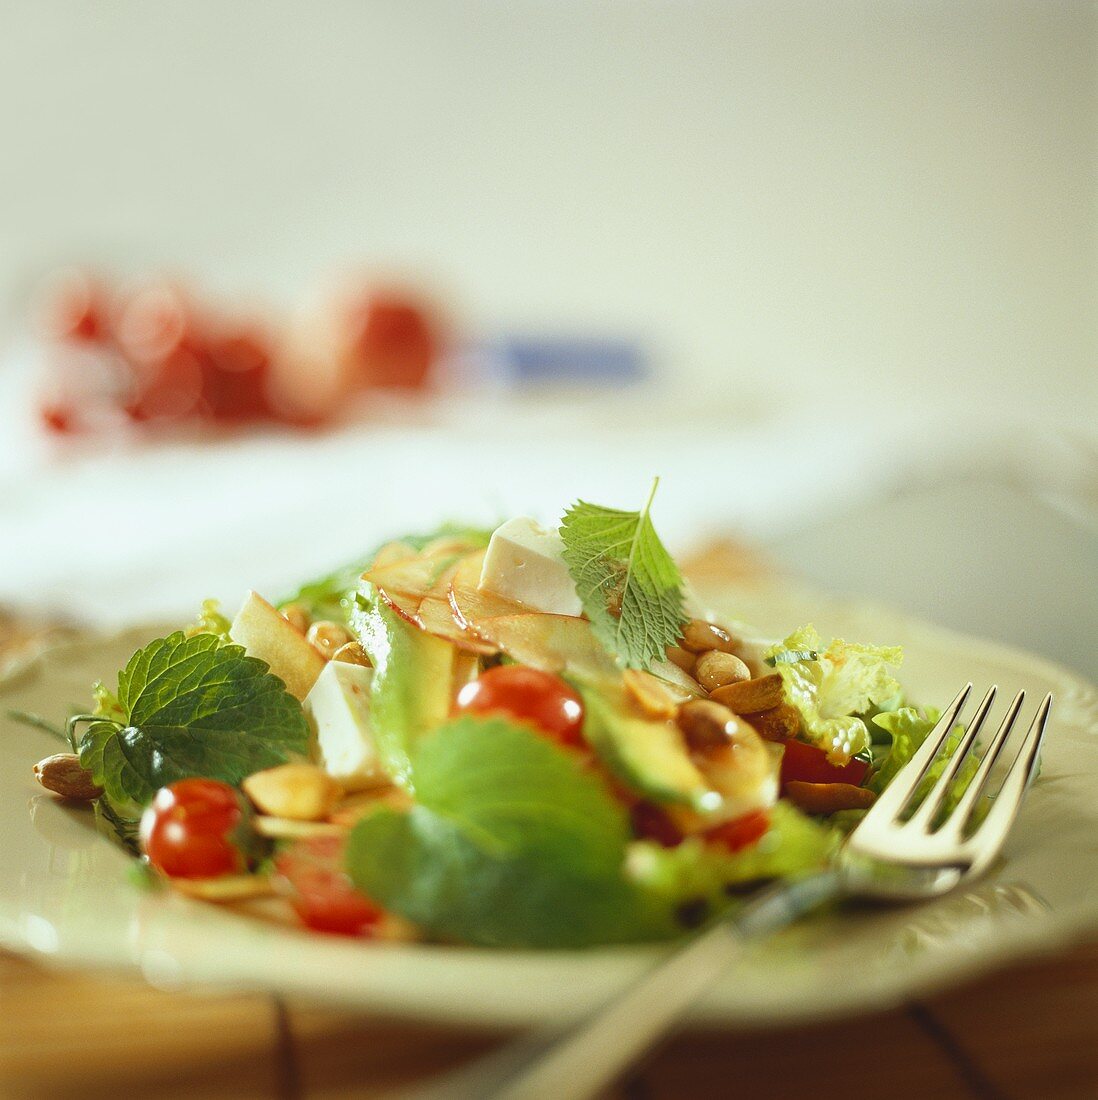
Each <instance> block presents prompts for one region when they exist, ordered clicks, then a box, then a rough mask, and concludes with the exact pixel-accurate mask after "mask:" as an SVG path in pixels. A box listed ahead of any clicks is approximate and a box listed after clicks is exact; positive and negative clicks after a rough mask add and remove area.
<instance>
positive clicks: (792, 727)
mask: <svg viewBox="0 0 1098 1100" xmlns="http://www.w3.org/2000/svg"><path fill="white" fill-rule="evenodd" d="M750 722H751V724H752V725H753V726H754V727H755V729H756V730H758V732H759V736H760V737H764V738H766V740H767V741H788V740H789V738H790V737H796V735H797V733H798V732H799V731H800V728H801V712H800V711H799V710H797V708H796V707H795V706H793V705H792V704H791V703H782V704H781V705H780V706H777V707H774V708H773V709H771V710H761V711H759V713H758V714H752V715H751V718H750Z"/></svg>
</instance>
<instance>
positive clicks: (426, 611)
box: [416, 596, 499, 657]
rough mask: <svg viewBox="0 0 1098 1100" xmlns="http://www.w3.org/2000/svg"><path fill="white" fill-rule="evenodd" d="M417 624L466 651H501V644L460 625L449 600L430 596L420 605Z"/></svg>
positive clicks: (472, 652) (484, 652)
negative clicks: (494, 643) (493, 642)
mask: <svg viewBox="0 0 1098 1100" xmlns="http://www.w3.org/2000/svg"><path fill="white" fill-rule="evenodd" d="M416 621H417V625H418V626H419V627H420V629H421V630H426V631H427V633H428V634H434V635H435V637H436V638H445V640H446V641H448V642H452V643H453V644H454V645H456V646H457V647H458V649H461V650H464V651H465V652H466V653H471V654H479V655H480V656H482V657H486V656H489V655H490V654H492V653H498V652H499V646H497V645H493V644H492V643H491V642H488V641H484V640H482V639H480V638H478V637H477V636H476V635H475V634H473V633H472V632H471V631H469V630H466V629H464V628H463V627H461V626H459V625H458V622H457V620H456V619H455V618H454V612H453V609H452V608H451V607H450V604H449V601H447V600H440V599H438V598H437V597H434V596H428V597H427V598H426V599H425V600H424V601H423V602H422V603H421V604H420V605H419V611H418V612H417V614H416Z"/></svg>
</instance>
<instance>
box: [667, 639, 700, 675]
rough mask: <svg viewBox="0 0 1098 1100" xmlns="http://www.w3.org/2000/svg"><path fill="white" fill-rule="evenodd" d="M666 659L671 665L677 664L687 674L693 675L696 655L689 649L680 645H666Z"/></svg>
mask: <svg viewBox="0 0 1098 1100" xmlns="http://www.w3.org/2000/svg"><path fill="white" fill-rule="evenodd" d="M667 659H668V660H669V661H670V662H671V663H672V664H673V665H678V666H679V668H681V669H682V670H683V672H685V673H686V675H687V676H693V675H694V664H695V662H696V661H697V657H696V656H695V655H694V654H693V653H691V652H690V650H689V649H683V648H682V646H681V645H669V646H668V647H667Z"/></svg>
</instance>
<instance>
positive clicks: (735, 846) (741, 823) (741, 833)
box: [705, 810, 770, 852]
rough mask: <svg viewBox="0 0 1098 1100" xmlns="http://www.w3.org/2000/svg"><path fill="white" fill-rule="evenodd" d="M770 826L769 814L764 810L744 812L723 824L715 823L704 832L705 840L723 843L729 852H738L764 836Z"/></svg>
mask: <svg viewBox="0 0 1098 1100" xmlns="http://www.w3.org/2000/svg"><path fill="white" fill-rule="evenodd" d="M769 828H770V814H769V812H768V811H766V810H755V811H754V812H753V813H749V814H744V815H743V817H737V818H735V819H733V820H732V821H726V822H725V823H724V824H723V825H717V826H715V827H714V828H712V829H710V830H708V832H706V834H705V838H706V840H709V841H712V842H714V843H717V844H723V845H724V846H725V847H726V848H727V849H728V850H729V851H730V852H738V851H740V850H741V849H743V848H747V847H748V846H749V845H751V844H755V843H757V842H758V841H760V840H762V838H763V837H764V836H766V833H767V830H768V829H769Z"/></svg>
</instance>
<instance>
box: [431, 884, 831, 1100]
mask: <svg viewBox="0 0 1098 1100" xmlns="http://www.w3.org/2000/svg"><path fill="white" fill-rule="evenodd" d="M841 892H842V887H841V883H840V878H839V876H838V874H837V873H835V872H834V871H825V872H822V873H820V874H818V875H814V876H811V877H809V878H804V879H800V880H799V881H797V882H793V883H789V884H783V885H780V886H776V887H773V888H772V889H770V890H767V891H766V892H764V893H763V894H761V895H760V896H759V897H757V898H755V899H754V900H752V901H750V902H748V903H747V904H746V905H745V906H744V907H743V908H742V909H740V910H738V912H737V913H736V915H735V916H734V917H733V916H729V917H725V918H723V919H722V920H719V921H717V922H716V924H714V925H712V926H711V927H709V928H708V929H706V930H705V931H703V932H700V933H698V934H697V935H696V936H694V937H693V938H692V939H690V940H688V941H687V942H686V943H685V944H684V945H683V946H682V947H679V948H677V949H675V950H674V951H672V953H671V954H670V955H668V956H667V957H666V958H664V959H663V960H662V961H661V962H659V963H657V964H656V965H655V966H653V967H652V969H651V970H649V971H647V972H646V973H645V974H643V975H641V977H640V978H638V979H637V980H636V981H634V982H633V983H632V984H631V985H629V986H627V987H626V988H625V990H624V991H623V992H621V993H620V994H617V995H616V996H614V997H612V998H611V999H610V1000H609V1001H608V1002H606V1003H605V1004H603V1005H602V1006H600V1007H599V1008H597V1009H595V1010H594V1011H593V1012H592V1013H591V1014H590V1015H588V1016H586V1017H584V1018H583V1019H581V1020H580V1021H579V1022H578V1023H577V1024H575V1025H573V1026H572V1027H569V1028H568V1029H566V1030H565V1031H564V1032H563V1033H560V1032H552V1033H549V1034H546V1033H545V1032H538V1033H535V1034H534V1035H532V1036H529V1037H527V1038H524V1039H520V1040H518V1041H517V1042H515V1043H512V1044H510V1045H508V1046H507V1047H505V1048H504V1049H503V1050H502V1051H499V1052H497V1053H496V1054H493V1055H489V1056H488V1057H487V1058H485V1059H483V1060H482V1061H480V1062H477V1063H474V1065H473V1066H471V1067H469V1068H468V1069H464V1070H461V1071H459V1072H458V1073H456V1074H454V1075H451V1076H449V1077H446V1078H443V1079H442V1080H441V1081H440V1082H438V1083H437V1084H435V1085H433V1086H429V1087H428V1089H427V1090H425V1091H422V1092H419V1091H417V1092H415V1093H414V1094H412V1095H414V1096H416V1097H418V1098H420V1100H428V1098H429V1097H435V1096H437V1097H446V1098H447V1100H463V1098H465V1097H477V1098H481V1097H489V1096H490V1097H494V1098H496V1100H547V1098H549V1097H561V1096H567V1097H569V1098H570V1100H583V1098H584V1097H590V1096H594V1095H596V1094H597V1093H598V1092H599V1091H600V1090H601V1089H604V1088H605V1087H606V1086H607V1085H609V1084H610V1083H611V1082H612V1081H613V1080H614V1079H615V1078H616V1077H617V1076H618V1075H619V1073H621V1071H622V1070H624V1069H625V1068H626V1067H628V1066H629V1065H631V1064H632V1063H633V1062H635V1061H636V1060H637V1059H638V1058H640V1057H641V1055H643V1054H644V1053H645V1052H646V1051H647V1050H648V1049H649V1048H650V1047H651V1046H652V1045H653V1044H654V1043H655V1042H656V1041H657V1040H658V1039H660V1038H661V1037H662V1036H663V1035H664V1034H665V1033H666V1032H667V1031H668V1030H669V1029H670V1028H671V1026H672V1025H673V1024H674V1023H675V1022H676V1021H677V1020H678V1019H679V1018H680V1017H681V1016H682V1015H683V1013H684V1012H685V1011H686V1010H687V1009H688V1008H690V1006H691V1005H692V1004H694V1003H695V1001H697V1000H698V999H699V998H700V997H701V996H702V995H703V994H704V993H705V992H706V991H707V990H708V989H709V988H710V987H712V986H713V985H715V984H716V982H717V981H718V980H719V979H720V977H721V975H722V974H723V973H724V971H725V970H726V968H727V967H728V966H729V964H730V963H732V962H733V961H735V960H736V959H737V958H738V957H739V956H740V955H741V954H742V952H743V948H744V944H745V943H746V941H748V940H750V939H754V938H756V937H759V936H764V935H767V934H769V933H771V932H776V931H778V930H779V929H781V928H784V927H786V925H789V924H792V923H793V921H795V920H797V919H798V918H799V917H801V916H803V915H804V914H806V913H808V912H810V911H811V910H813V909H816V908H818V907H819V906H820V905H823V904H824V903H825V902H827V901H830V900H832V899H834V898H836V897H838V896H839V895H840V894H841Z"/></svg>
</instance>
